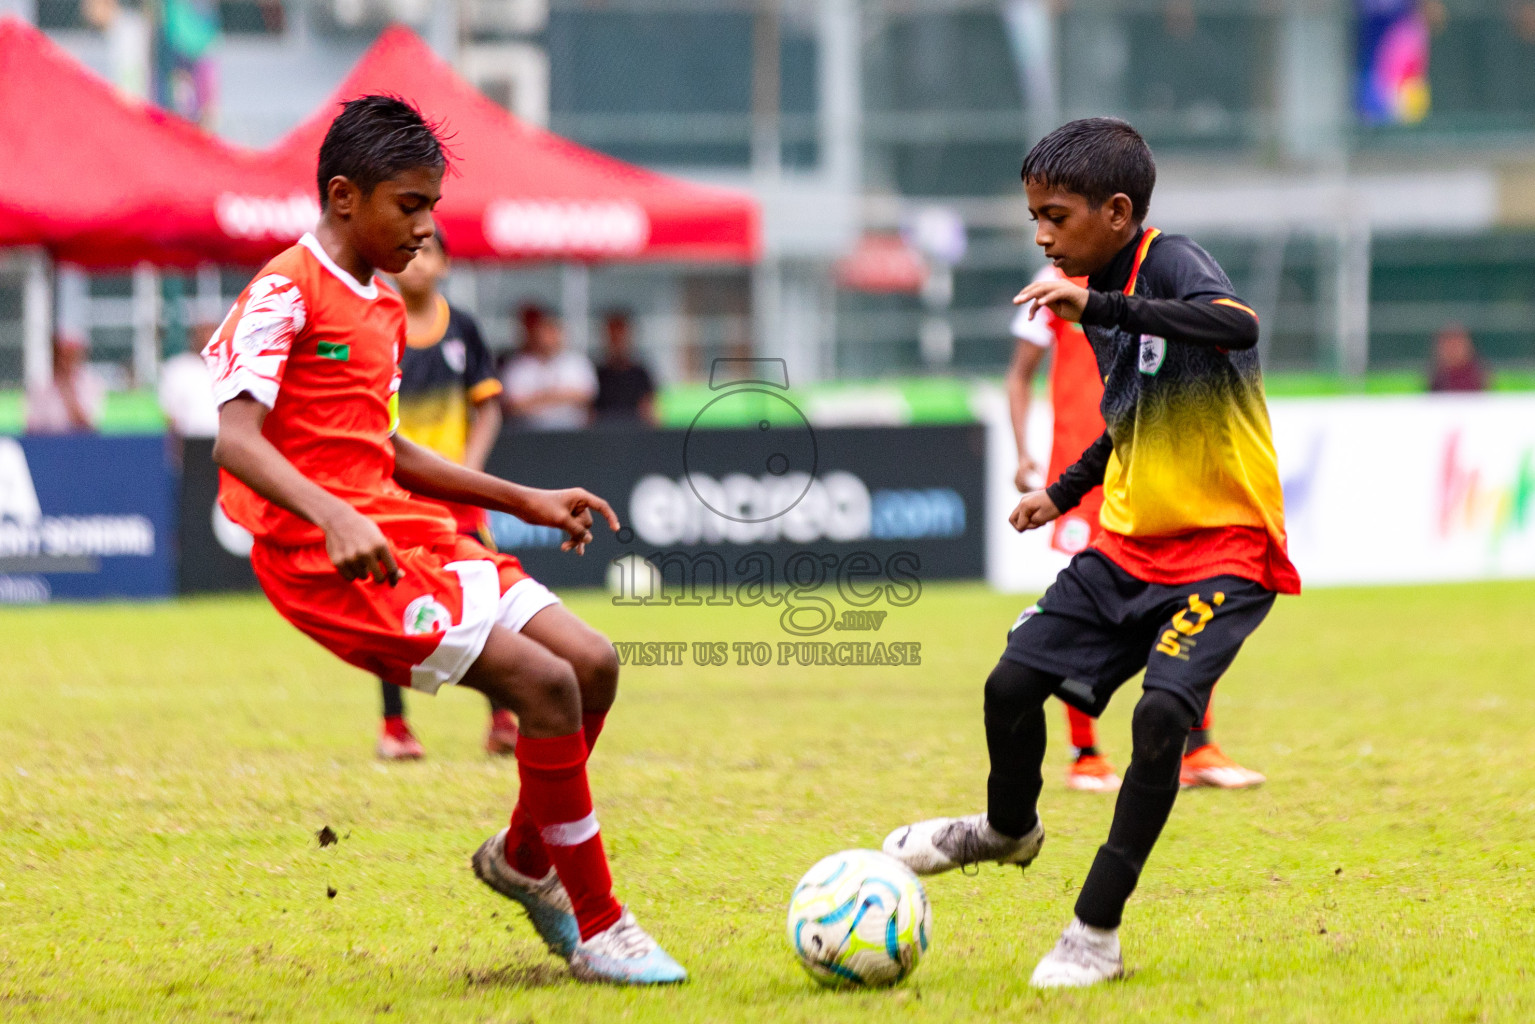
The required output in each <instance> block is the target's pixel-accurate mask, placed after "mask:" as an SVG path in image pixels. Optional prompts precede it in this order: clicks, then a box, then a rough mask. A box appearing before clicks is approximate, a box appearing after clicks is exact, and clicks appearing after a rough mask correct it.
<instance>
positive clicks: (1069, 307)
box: [1013, 280, 1087, 323]
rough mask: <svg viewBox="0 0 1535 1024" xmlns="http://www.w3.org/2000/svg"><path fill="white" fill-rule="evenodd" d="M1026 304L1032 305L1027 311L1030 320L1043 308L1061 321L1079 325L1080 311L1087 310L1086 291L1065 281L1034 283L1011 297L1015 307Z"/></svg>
mask: <svg viewBox="0 0 1535 1024" xmlns="http://www.w3.org/2000/svg"><path fill="white" fill-rule="evenodd" d="M1026 302H1032V303H1034V306H1033V308H1032V309H1030V310H1029V319H1030V320H1032V319H1034V314H1036V313H1038V312H1039V307H1041V306H1043V307H1045V308H1046V309H1048V310H1049V311H1050V312H1052V313H1054V314H1055V315H1056V316H1058V317H1060V318H1061V319H1062V320H1069V321H1071V322H1072V323H1079V322H1081V320H1082V311H1083V310H1085V309H1086V308H1087V289H1086V288H1083V287H1082V286H1081V285H1079V284H1072V283H1071V282H1070V281H1065V280H1060V281H1035V282H1034V283H1033V284H1031V285H1029V286H1028V287H1027V288H1025V289H1024V290H1023V291H1021V292H1019V293H1018V294H1017V295H1016V296H1014V297H1013V305H1015V306H1021V305H1023V304H1024V303H1026Z"/></svg>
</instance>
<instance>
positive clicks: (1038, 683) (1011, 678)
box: [986, 660, 1061, 839]
mask: <svg viewBox="0 0 1535 1024" xmlns="http://www.w3.org/2000/svg"><path fill="white" fill-rule="evenodd" d="M1060 682H1061V677H1060V676H1056V675H1051V674H1050V673H1048V672H1041V671H1039V670H1038V669H1033V668H1028V667H1027V666H1024V665H1019V664H1017V663H1016V662H1012V661H1006V660H1003V661H999V662H997V667H996V668H994V669H992V670H991V675H990V676H988V677H987V679H986V749H987V751H988V752H989V753H990V754H991V774H990V775H989V776H987V779H986V818H987V820H988V821H989V822H990V824H991V827H992V828H994V829H996V830H997V831H998V832H1000V833H1002V834H1003V835H1005V836H1012V837H1013V838H1015V839H1016V838H1018V837H1019V836H1023V835H1025V834H1027V833H1028V831H1029V830H1030V829H1032V828H1033V827H1034V825H1035V823H1036V822H1038V821H1039V814H1038V813H1037V812H1036V810H1035V807H1036V805H1037V804H1038V803H1039V790H1040V787H1041V786H1043V785H1044V780H1043V779H1042V778H1041V776H1040V767H1041V766H1042V765H1043V764H1044V760H1045V701H1046V699H1048V698H1049V697H1050V695H1051V694H1052V693H1054V692H1055V688H1056V686H1058V685H1060Z"/></svg>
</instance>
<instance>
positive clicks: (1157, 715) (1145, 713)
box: [1130, 690, 1194, 763]
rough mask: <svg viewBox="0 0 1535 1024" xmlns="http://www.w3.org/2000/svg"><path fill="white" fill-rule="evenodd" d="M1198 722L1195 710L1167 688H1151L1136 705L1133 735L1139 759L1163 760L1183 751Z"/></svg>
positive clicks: (1132, 726)
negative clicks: (1186, 740)
mask: <svg viewBox="0 0 1535 1024" xmlns="http://www.w3.org/2000/svg"><path fill="white" fill-rule="evenodd" d="M1193 725H1194V712H1193V711H1192V710H1191V709H1190V708H1189V706H1188V705H1187V704H1185V703H1184V702H1183V701H1182V700H1181V699H1179V698H1178V697H1177V696H1175V695H1174V694H1171V693H1169V692H1167V691H1166V690H1147V691H1146V692H1145V693H1143V694H1142V695H1141V699H1140V702H1139V703H1138V704H1136V705H1135V715H1134V716H1133V717H1132V718H1131V721H1130V735H1131V738H1132V741H1133V743H1134V746H1135V750H1134V754H1133V755H1132V756H1133V757H1134V759H1135V760H1138V761H1143V762H1149V763H1160V762H1164V761H1168V760H1170V759H1173V758H1177V757H1179V756H1181V755H1182V753H1183V743H1184V740H1185V739H1186V738H1187V737H1188V734H1189V729H1191V728H1192V727H1193Z"/></svg>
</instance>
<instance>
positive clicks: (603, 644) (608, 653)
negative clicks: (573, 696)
mask: <svg viewBox="0 0 1535 1024" xmlns="http://www.w3.org/2000/svg"><path fill="white" fill-rule="evenodd" d="M573 664H574V666H575V670H576V676H577V679H578V680H579V682H580V684H581V700H582V702H583V704H584V705H585V708H584V709H585V710H586V711H592V712H603V711H606V710H607V709H608V708H609V707H610V706H612V703H613V696H614V694H616V693H617V692H618V652H617V651H615V650H614V649H613V644H612V642H611V641H609V640H608V638H607V637H605V636H602V635H601V634H597V635H596V636H594V637H593V638H592V640H591V641H590V642H589V643H587V644H585V645H584V646H583V647H582V649H581V651H580V653H579V654H578V655H577V657H576V659H575V660H574V662H573Z"/></svg>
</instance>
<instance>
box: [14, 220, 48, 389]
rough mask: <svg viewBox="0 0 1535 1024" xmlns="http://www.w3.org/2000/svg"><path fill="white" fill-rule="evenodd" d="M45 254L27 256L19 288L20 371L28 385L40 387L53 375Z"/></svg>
mask: <svg viewBox="0 0 1535 1024" xmlns="http://www.w3.org/2000/svg"><path fill="white" fill-rule="evenodd" d="M51 269H52V268H51V267H50V266H49V259H48V254H47V253H46V252H44V251H42V250H41V249H39V250H37V251H36V252H33V253H31V254H30V255H29V256H28V258H27V276H26V283H25V285H24V286H23V289H22V349H21V352H22V367H23V370H22V373H23V376H24V377H25V379H26V383H27V387H29V388H31V387H42V386H44V385H46V384H47V383H48V379H49V378H50V377H52V376H53V277H52V274H51V273H50V271H51Z"/></svg>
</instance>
